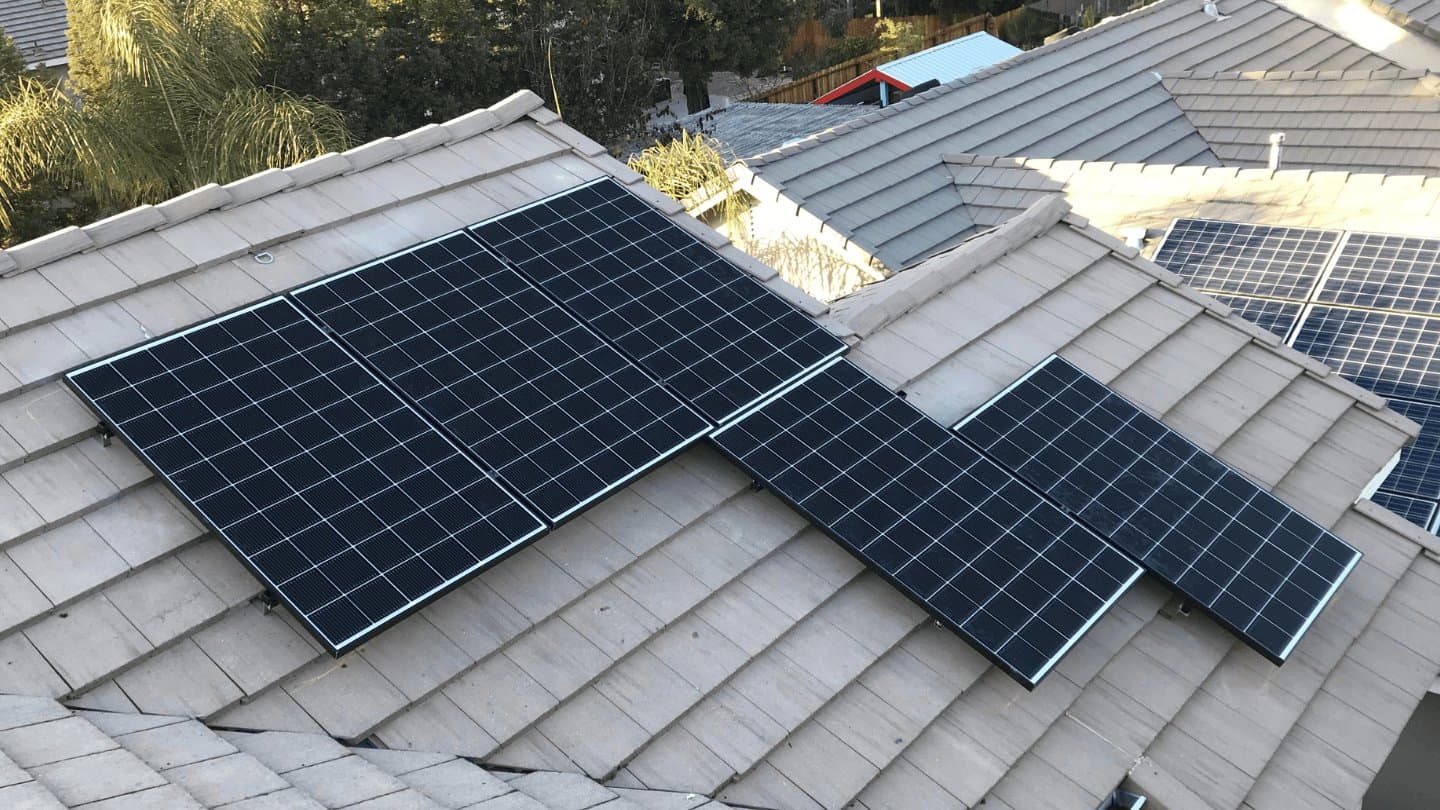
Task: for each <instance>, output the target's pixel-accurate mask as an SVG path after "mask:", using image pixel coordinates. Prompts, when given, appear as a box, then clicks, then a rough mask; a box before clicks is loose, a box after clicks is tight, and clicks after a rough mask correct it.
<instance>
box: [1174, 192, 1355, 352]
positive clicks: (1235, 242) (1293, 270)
mask: <svg viewBox="0 0 1440 810" xmlns="http://www.w3.org/2000/svg"><path fill="white" fill-rule="evenodd" d="M1340 237H1341V232H1340V231H1327V230H1320V229H1315V228H1285V227H1274V226H1269V225H1249V224H1245V223H1239V222H1222V221H1218V220H1210V219H1177V220H1175V222H1174V224H1173V225H1171V226H1170V230H1169V232H1168V233H1166V235H1165V240H1164V241H1163V242H1162V243H1161V244H1160V246H1159V248H1157V250H1156V253H1155V261H1156V263H1158V264H1160V265H1161V266H1162V267H1165V268H1166V269H1168V270H1170V271H1171V272H1174V273H1178V274H1179V275H1180V276H1181V277H1183V278H1184V279H1185V280H1186V281H1187V282H1188V283H1189V284H1190V286H1192V287H1195V288H1196V289H1199V290H1204V291H1205V292H1208V293H1211V294H1214V295H1215V296H1216V297H1217V298H1220V299H1221V300H1222V301H1224V302H1225V303H1226V304H1229V305H1230V306H1231V307H1234V308H1235V309H1236V310H1239V312H1240V313H1241V315H1242V316H1244V317H1246V318H1247V319H1249V320H1251V321H1253V322H1255V323H1257V324H1259V325H1260V326H1261V327H1263V328H1265V329H1268V330H1270V331H1272V332H1274V333H1275V334H1277V335H1280V336H1281V337H1286V336H1287V335H1288V334H1289V331H1290V329H1291V328H1293V327H1294V325H1295V321H1296V320H1297V319H1298V317H1299V315H1300V309H1301V305H1302V304H1303V303H1304V302H1305V301H1306V300H1308V299H1309V297H1310V295H1311V293H1312V292H1313V291H1314V289H1315V283H1316V281H1317V280H1318V279H1319V277H1320V272H1321V270H1323V269H1324V267H1325V266H1326V264H1327V262H1328V261H1329V260H1330V257H1331V256H1332V255H1333V253H1334V250H1335V246H1336V244H1338V243H1339V241H1340Z"/></svg>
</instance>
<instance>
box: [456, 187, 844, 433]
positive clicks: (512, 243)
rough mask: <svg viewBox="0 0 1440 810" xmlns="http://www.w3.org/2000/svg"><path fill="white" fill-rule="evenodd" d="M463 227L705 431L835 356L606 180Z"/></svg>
mask: <svg viewBox="0 0 1440 810" xmlns="http://www.w3.org/2000/svg"><path fill="white" fill-rule="evenodd" d="M473 230H474V232H475V233H476V234H477V235H478V236H479V238H480V241H481V242H482V243H484V244H485V245H486V246H488V247H489V248H491V249H492V250H494V251H495V252H496V253H497V254H499V255H500V256H501V257H503V258H505V259H506V260H507V261H510V262H512V263H513V264H514V265H515V266H517V267H519V268H520V270H521V271H523V272H524V273H525V274H526V275H527V276H529V277H530V279H531V280H532V281H534V282H535V283H536V284H538V285H539V286H540V287H542V288H543V289H544V290H545V291H546V292H548V293H549V294H550V295H551V296H552V297H553V298H555V299H556V300H558V301H560V302H561V303H563V304H564V305H565V306H566V307H568V308H569V309H570V310H571V311H572V312H574V313H576V314H577V315H579V316H580V317H581V318H582V319H584V320H585V321H586V322H587V323H588V324H589V325H590V326H591V327H592V328H593V329H595V331H596V332H598V333H599V334H600V335H601V336H603V337H605V338H606V339H607V340H610V341H612V342H613V343H615V345H617V346H618V347H619V348H620V349H621V350H622V351H623V352H625V353H626V355H627V356H629V357H630V358H631V359H632V360H634V361H635V362H636V363H638V364H639V365H640V366H641V367H642V368H644V369H645V370H647V371H649V372H650V373H651V374H652V375H653V376H655V377H656V378H657V379H659V380H661V381H662V382H664V383H666V384H667V385H669V386H670V387H671V388H672V390H674V391H675V392H676V393H677V394H679V395H680V397H681V398H682V399H684V400H685V401H686V402H688V403H690V405H692V406H693V407H695V408H696V409H697V410H699V411H700V412H701V413H702V414H704V415H705V416H706V417H707V418H709V419H710V420H711V421H712V422H714V423H716V424H720V423H723V422H724V421H726V420H728V419H730V418H732V417H733V416H734V415H735V414H737V413H738V412H739V411H741V410H742V409H744V408H746V407H748V406H749V405H751V404H753V403H755V402H757V401H759V400H760V399H761V398H762V397H764V396H766V395H767V394H769V393H772V392H774V391H776V390H778V389H779V388H781V387H783V386H784V385H785V384H787V383H788V382H790V381H792V380H795V379H798V378H799V377H800V376H802V375H804V374H805V373H806V372H807V371H809V370H811V369H814V368H816V367H818V366H819V365H820V364H821V363H823V362H825V361H826V360H828V359H830V358H833V357H836V356H838V355H839V354H841V353H842V352H843V351H844V350H845V346H844V344H843V343H842V342H841V341H840V340H839V339H838V338H836V337H835V336H834V335H832V334H830V333H829V332H827V331H826V330H824V329H822V328H821V327H820V326H818V325H817V324H816V323H815V322H814V321H813V320H811V319H810V318H809V317H807V316H806V315H805V314H804V313H802V312H800V311H799V310H797V309H795V308H794V307H792V306H791V305H790V304H789V303H788V302H786V301H785V300H784V299H782V298H780V297H779V296H777V295H775V294H774V293H772V292H771V291H769V290H767V289H766V288H765V287H764V286H763V285H761V284H760V283H759V282H758V281H756V280H755V279H754V278H752V277H751V276H750V275H749V274H748V273H746V272H745V271H743V270H741V269H740V268H739V267H736V266H735V265H733V264H731V263H730V262H729V261H727V260H725V259H724V258H722V257H721V256H720V255H719V254H717V253H716V252H715V251H714V250H711V249H710V247H708V246H707V245H705V244H704V243H702V242H700V241H699V240H698V239H696V238H695V237H694V236H692V235H691V234H690V233H689V232H687V231H685V230H684V229H682V228H680V227H679V226H677V225H676V224H675V223H673V222H671V221H670V220H669V219H668V218H666V217H665V216H664V215H662V214H660V213H659V212H658V211H656V210H655V209H654V208H652V207H651V206H650V205H649V204H647V203H646V202H644V201H643V200H641V199H640V198H639V197H636V196H635V195H634V194H631V193H630V192H629V191H627V190H626V189H625V188H624V187H623V186H621V185H620V184H619V183H616V182H615V181H614V180H611V179H609V178H605V179H603V180H600V181H597V182H594V183H590V184H587V185H584V186H581V187H579V188H576V189H572V190H571V191H568V192H565V193H564V194H561V195H559V196H556V197H552V198H550V199H548V200H545V201H542V202H540V203H537V204H535V205H533V206H529V207H527V208H522V209H519V210H517V211H513V212H511V213H508V214H505V215H503V216H501V217H498V218H496V219H493V220H490V221H488V222H485V223H481V224H480V225H477V226H475V227H474V229H473Z"/></svg>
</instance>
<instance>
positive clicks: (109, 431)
mask: <svg viewBox="0 0 1440 810" xmlns="http://www.w3.org/2000/svg"><path fill="white" fill-rule="evenodd" d="M95 435H96V436H99V437H100V446H101V447H109V446H110V440H111V439H113V438H115V430H114V429H113V428H111V427H110V425H108V424H106V423H105V422H101V423H99V424H97V425H96V426H95Z"/></svg>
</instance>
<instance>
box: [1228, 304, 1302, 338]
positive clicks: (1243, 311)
mask: <svg viewBox="0 0 1440 810" xmlns="http://www.w3.org/2000/svg"><path fill="white" fill-rule="evenodd" d="M1214 297H1215V299H1216V300H1217V301H1220V302H1221V303H1223V304H1225V305H1226V306H1228V307H1230V308H1231V309H1233V310H1234V311H1235V314H1236V315H1239V316H1240V317H1242V318H1244V319H1245V320H1247V321H1249V322H1251V323H1253V324H1255V325H1256V326H1258V327H1260V328H1261V329H1264V330H1266V331H1267V332H1271V333H1273V334H1275V335H1278V336H1279V337H1280V338H1282V339H1284V338H1286V337H1289V335H1290V330H1292V329H1294V328H1295V322H1296V321H1298V320H1300V311H1301V310H1302V309H1304V308H1305V307H1304V305H1303V304H1299V303H1295V302H1291V301H1273V300H1270V299H1267V298H1250V297H1248V296H1243V295H1224V294H1221V293H1216V294H1215V295H1214Z"/></svg>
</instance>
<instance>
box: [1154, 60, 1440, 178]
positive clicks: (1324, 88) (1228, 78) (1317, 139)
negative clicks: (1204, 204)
mask: <svg viewBox="0 0 1440 810" xmlns="http://www.w3.org/2000/svg"><path fill="white" fill-rule="evenodd" d="M1164 84H1165V88H1166V89H1167V90H1169V91H1170V94H1171V95H1172V96H1174V97H1175V101H1176V103H1177V104H1179V105H1180V109H1182V110H1184V111H1185V116H1186V117H1187V118H1189V119H1190V123H1191V124H1193V125H1194V126H1195V129H1196V130H1197V131H1199V133H1200V136H1201V137H1202V138H1204V139H1205V141H1206V142H1207V143H1209V144H1210V149H1211V151H1213V152H1214V153H1215V156H1216V157H1218V158H1219V159H1220V162H1221V163H1223V164H1224V165H1226V166H1265V165H1266V160H1267V157H1268V154H1269V151H1270V146H1269V136H1270V133H1272V132H1277V131H1283V132H1284V133H1285V137H1286V140H1285V145H1284V148H1283V150H1282V153H1281V155H1282V166H1285V165H1293V166H1296V167H1303V168H1307V169H1346V170H1351V171H1365V172H1371V173H1379V174H1387V173H1388V174H1440V76H1435V75H1433V74H1430V73H1426V72H1423V71H1418V70H1373V71H1365V70H1362V71H1337V72H1329V71H1324V72H1316V71H1270V72H1256V73H1197V72H1188V73H1179V74H1174V75H1169V76H1166V77H1165V79H1164Z"/></svg>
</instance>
